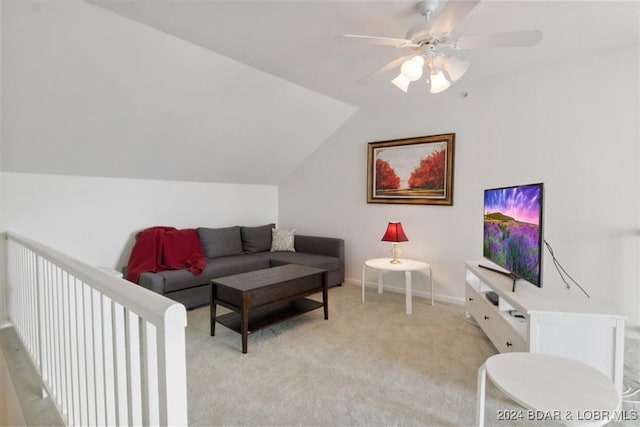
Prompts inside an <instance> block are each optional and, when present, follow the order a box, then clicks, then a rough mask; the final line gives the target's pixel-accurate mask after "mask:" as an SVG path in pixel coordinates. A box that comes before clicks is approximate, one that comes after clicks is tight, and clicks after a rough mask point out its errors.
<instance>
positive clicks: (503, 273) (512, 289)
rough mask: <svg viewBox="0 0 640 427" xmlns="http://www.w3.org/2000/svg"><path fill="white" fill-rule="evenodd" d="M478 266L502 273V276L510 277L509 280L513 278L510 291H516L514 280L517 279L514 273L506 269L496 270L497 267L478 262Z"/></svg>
mask: <svg viewBox="0 0 640 427" xmlns="http://www.w3.org/2000/svg"><path fill="white" fill-rule="evenodd" d="M478 267H480V268H484V269H485V270H491V271H493V272H495V273H498V274H502V275H503V276H507V277H510V278H511V280H513V286H511V292H515V291H516V280H518V276H516V275H515V274H513V273H510V272H508V271H502V270H498V269H497V268H493V267H489V266H488V265H482V264H478Z"/></svg>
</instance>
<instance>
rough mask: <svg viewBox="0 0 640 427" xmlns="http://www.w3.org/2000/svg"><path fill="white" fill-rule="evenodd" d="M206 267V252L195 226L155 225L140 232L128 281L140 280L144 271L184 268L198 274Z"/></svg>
mask: <svg viewBox="0 0 640 427" xmlns="http://www.w3.org/2000/svg"><path fill="white" fill-rule="evenodd" d="M204 266H205V261H204V252H203V250H202V245H201V244H200V239H199V238H198V233H197V232H196V230H195V229H193V228H186V229H182V230H178V229H176V228H174V227H151V228H146V229H144V230H142V231H141V232H140V233H138V237H137V239H136V242H135V244H134V245H133V249H132V250H131V256H130V257H129V263H128V264H127V280H129V281H131V282H135V283H138V280H139V279H140V273H144V272H145V271H151V272H157V271H163V270H179V269H182V268H188V269H189V271H190V272H191V273H193V274H195V275H198V274H200V273H202V270H203V269H204Z"/></svg>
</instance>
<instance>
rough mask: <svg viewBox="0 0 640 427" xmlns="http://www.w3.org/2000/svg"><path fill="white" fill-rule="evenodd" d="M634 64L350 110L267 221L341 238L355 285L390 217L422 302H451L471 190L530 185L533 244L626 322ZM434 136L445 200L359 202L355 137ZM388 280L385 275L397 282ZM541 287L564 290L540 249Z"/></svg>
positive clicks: (464, 248) (635, 145)
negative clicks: (537, 209)
mask: <svg viewBox="0 0 640 427" xmlns="http://www.w3.org/2000/svg"><path fill="white" fill-rule="evenodd" d="M638 58H639V56H638V49H637V46H633V47H631V48H629V49H624V50H620V51H616V52H610V53H602V55H599V56H597V57H592V58H582V59H578V60H575V61H573V62H569V63H564V64H553V65H549V66H548V67H541V68H540V69H536V70H531V71H530V72H527V73H523V74H520V75H516V76H501V77H499V78H496V79H495V80H493V81H485V82H481V83H476V84H475V86H471V87H470V93H469V96H468V97H467V98H464V97H462V96H461V95H460V93H459V92H458V91H459V90H460V89H459V88H461V87H465V83H464V82H459V84H458V86H457V87H456V86H453V87H452V88H451V89H449V90H448V91H447V92H444V93H442V94H439V95H428V94H425V95H424V96H425V98H428V97H430V96H438V97H439V102H437V103H428V102H421V101H420V100H419V99H418V100H416V99H417V98H416V97H403V94H402V93H400V92H398V98H397V100H396V102H389V103H386V104H385V105H379V106H372V108H371V109H368V110H361V111H359V112H358V113H357V114H356V115H354V116H353V117H352V118H351V119H350V120H349V121H348V122H347V123H346V124H345V125H343V126H342V127H341V128H340V129H339V130H338V131H337V132H336V133H335V134H334V135H333V136H332V138H330V139H329V140H328V141H327V142H326V143H325V144H324V145H323V146H322V147H321V148H320V149H319V150H317V151H316V152H315V153H314V155H313V156H312V157H310V158H308V159H307V161H306V162H304V163H303V164H302V165H301V166H300V167H299V168H298V170H297V171H296V172H295V173H294V174H292V175H291V176H290V177H289V179H288V180H287V181H286V182H285V183H283V184H282V185H281V186H280V187H279V188H280V197H279V215H280V217H279V222H280V225H281V226H290V227H296V228H297V229H298V230H300V231H303V232H308V233H319V234H330V235H335V236H341V237H343V238H344V239H345V240H346V254H347V266H346V276H347V278H348V279H350V280H352V281H359V280H360V274H361V265H362V263H363V261H364V260H365V259H367V258H372V257H378V256H386V254H387V253H388V249H389V245H388V244H387V243H383V242H380V238H381V236H382V234H383V232H384V230H385V227H386V224H387V222H388V221H390V220H400V221H402V223H403V225H404V229H405V231H406V233H407V235H408V237H409V239H410V241H409V242H406V243H403V244H401V249H402V251H403V256H406V257H408V258H417V259H421V260H425V261H427V262H429V263H430V264H432V266H433V268H434V278H435V286H436V291H435V293H436V296H437V297H439V298H440V299H441V300H445V301H458V302H461V301H462V297H463V295H464V266H463V261H464V260H467V259H481V258H482V204H483V198H482V195H483V190H484V189H485V188H492V187H499V186H505V185H515V184H524V183H533V182H544V184H545V212H544V214H545V217H544V232H545V238H546V239H547V240H548V241H549V242H550V243H551V245H552V246H553V247H554V249H555V253H556V255H557V257H558V258H559V260H560V261H561V263H562V264H563V265H564V267H565V268H566V269H567V270H568V271H569V272H570V273H571V274H572V276H573V277H574V278H575V279H576V280H578V281H579V282H580V283H581V284H582V285H583V286H584V287H585V288H586V289H587V290H588V291H589V292H591V294H592V299H593V301H595V302H598V303H604V304H607V305H613V306H615V307H617V308H618V309H620V310H624V312H625V313H627V314H628V315H629V321H630V322H631V323H638V321H639V320H640V319H639V313H638V312H639V306H640V297H639V290H638V288H639V286H638V279H639V277H638V267H637V264H638V259H640V256H639V255H640V252H639V248H638V236H639V234H640V212H639V208H638V204H639V201H638V198H639V194H638V193H639V192H638V182H639V173H638V159H639V157H638V151H639V136H638V116H639V112H640V111H639V107H638V103H639V100H640V97H639V91H638V75H639V74H638V71H639V66H638ZM603 76H606V81H605V82H604V83H603V82H602V78H603ZM448 132H454V133H456V148H455V155H456V157H455V179H454V205H453V206H452V207H444V206H410V205H376V204H367V203H366V177H367V171H366V162H367V143H368V142H372V141H380V140H388V139H396V138H405V137H412V136H421V135H431V134H439V133H448ZM401 279H402V277H401V276H398V277H395V278H391V282H390V283H391V284H392V285H393V286H396V287H398V288H402V286H403V284H402V280H401ZM367 280H368V281H371V282H373V281H374V280H375V277H374V276H373V273H372V275H371V276H367ZM543 281H544V286H545V287H549V288H553V287H561V286H564V285H563V284H562V283H561V281H560V279H559V277H558V275H557V273H556V271H555V270H554V268H553V266H552V263H551V259H550V257H549V256H548V255H546V254H545V257H544V272H543ZM414 283H415V281H414ZM415 289H416V290H417V291H418V292H422V293H424V292H425V291H426V285H425V284H419V285H416V286H415ZM576 292H577V290H576Z"/></svg>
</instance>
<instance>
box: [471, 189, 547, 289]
mask: <svg viewBox="0 0 640 427" xmlns="http://www.w3.org/2000/svg"><path fill="white" fill-rule="evenodd" d="M541 220H542V184H532V185H521V186H516V187H507V188H497V189H492V190H485V192H484V241H483V255H484V256H485V257H486V258H488V259H490V260H491V261H493V262H495V263H496V264H498V265H500V266H501V267H503V268H506V269H507V270H509V271H511V272H512V273H514V274H515V275H516V276H518V277H520V278H522V279H525V280H527V281H529V282H531V283H533V284H535V285H538V286H540V256H541V237H542V236H541V228H540V226H541Z"/></svg>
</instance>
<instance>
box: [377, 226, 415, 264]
mask: <svg viewBox="0 0 640 427" xmlns="http://www.w3.org/2000/svg"><path fill="white" fill-rule="evenodd" d="M382 241H383V242H391V264H400V260H399V259H398V257H399V256H400V248H398V242H408V241H409V239H407V235H406V234H404V230H403V229H402V223H400V222H390V223H389V225H388V226H387V231H386V232H385V233H384V236H382Z"/></svg>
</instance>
